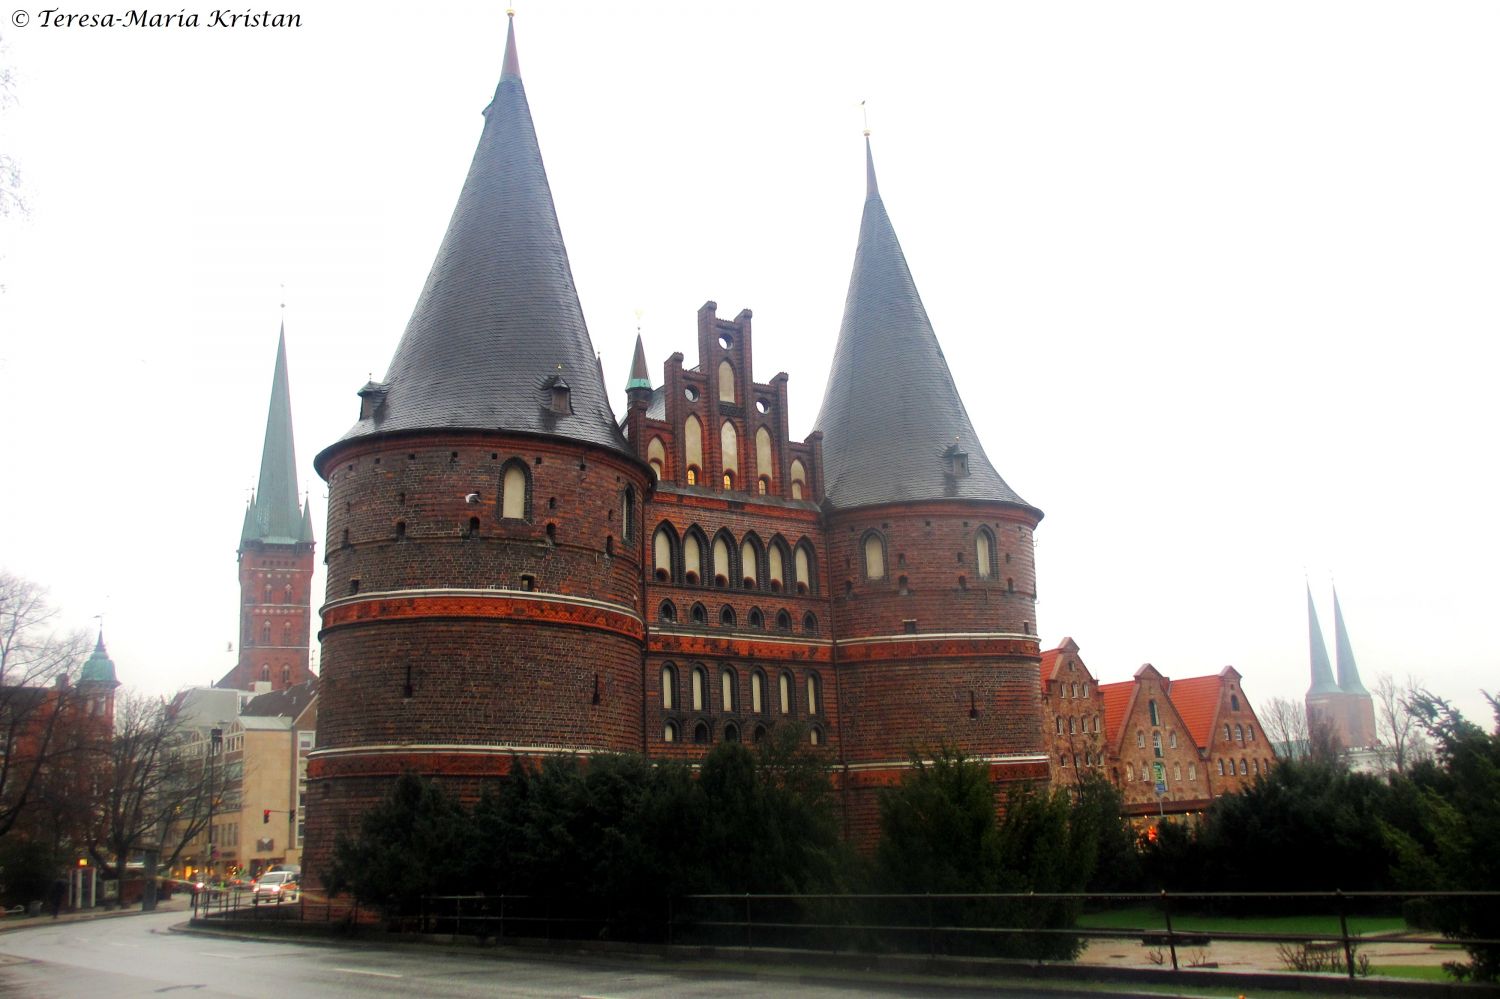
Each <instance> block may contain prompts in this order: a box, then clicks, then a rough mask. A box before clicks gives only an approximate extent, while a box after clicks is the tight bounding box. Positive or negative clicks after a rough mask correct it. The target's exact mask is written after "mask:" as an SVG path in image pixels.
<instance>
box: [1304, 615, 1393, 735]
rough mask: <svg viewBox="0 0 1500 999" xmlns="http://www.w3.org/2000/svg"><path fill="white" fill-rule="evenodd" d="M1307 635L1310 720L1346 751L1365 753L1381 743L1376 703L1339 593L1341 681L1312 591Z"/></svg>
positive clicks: (1336, 637) (1337, 650) (1337, 645)
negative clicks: (1361, 674) (1322, 726)
mask: <svg viewBox="0 0 1500 999" xmlns="http://www.w3.org/2000/svg"><path fill="white" fill-rule="evenodd" d="M1307 632H1308V641H1309V646H1310V658H1311V666H1312V684H1311V686H1309V687H1308V689H1307V698H1306V705H1307V717H1308V720H1309V721H1310V722H1321V723H1322V724H1326V725H1328V726H1329V727H1330V728H1331V729H1332V731H1333V734H1334V735H1335V737H1337V739H1338V741H1339V744H1340V745H1341V746H1343V747H1344V748H1346V749H1365V748H1367V747H1370V746H1373V745H1375V744H1376V742H1378V741H1379V740H1378V737H1377V735H1376V731H1375V700H1374V698H1372V697H1371V696H1370V692H1369V691H1368V690H1366V689H1365V685H1364V683H1362V682H1361V681H1360V678H1359V667H1358V666H1357V665H1355V662H1354V647H1353V646H1352V645H1350V644H1349V633H1348V631H1347V630H1345V628H1344V612H1343V610H1342V609H1341V608H1340V607H1339V594H1338V591H1337V590H1334V591H1333V632H1334V639H1333V640H1334V656H1335V661H1336V663H1337V665H1338V678H1337V680H1335V679H1334V673H1333V670H1332V669H1331V668H1330V667H1329V665H1328V647H1327V646H1326V645H1324V644H1323V629H1322V628H1320V627H1319V626H1318V612H1317V609H1316V608H1315V607H1314V606H1313V598H1312V588H1311V587H1308V590H1307Z"/></svg>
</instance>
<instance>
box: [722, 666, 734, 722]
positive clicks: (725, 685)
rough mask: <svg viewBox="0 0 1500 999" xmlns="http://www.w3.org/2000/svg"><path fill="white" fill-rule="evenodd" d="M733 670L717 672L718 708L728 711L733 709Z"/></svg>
mask: <svg viewBox="0 0 1500 999" xmlns="http://www.w3.org/2000/svg"><path fill="white" fill-rule="evenodd" d="M734 687H735V683H734V671H733V670H727V669H726V670H725V671H724V672H723V673H720V674H719V700H720V705H719V710H721V711H724V712H730V711H733V710H734V709H735V696H734Z"/></svg>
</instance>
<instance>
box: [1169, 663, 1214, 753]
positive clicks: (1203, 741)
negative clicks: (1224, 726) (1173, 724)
mask: <svg viewBox="0 0 1500 999" xmlns="http://www.w3.org/2000/svg"><path fill="white" fill-rule="evenodd" d="M1221 682H1222V680H1221V678H1220V677H1218V676H1194V677H1189V678H1188V679H1186V680H1173V681H1172V683H1171V685H1170V686H1168V687H1167V696H1168V697H1170V698H1171V699H1172V707H1174V708H1176V709H1177V714H1178V715H1180V716H1181V718H1182V723H1183V724H1184V725H1186V726H1187V730H1188V734H1189V735H1190V736H1192V738H1193V742H1194V743H1195V744H1196V745H1198V746H1200V747H1201V746H1208V745H1211V744H1212V742H1213V731H1212V730H1213V724H1214V715H1215V714H1216V713H1217V712H1218V710H1219V692H1220V689H1221V688H1220V684H1221Z"/></svg>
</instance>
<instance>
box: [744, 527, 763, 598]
mask: <svg viewBox="0 0 1500 999" xmlns="http://www.w3.org/2000/svg"><path fill="white" fill-rule="evenodd" d="M740 576H741V577H742V578H743V581H744V584H745V589H747V590H758V589H760V550H759V549H758V548H756V547H755V542H754V541H751V540H750V539H749V538H748V537H747V538H746V539H745V540H744V541H743V542H742V543H741V544H740Z"/></svg>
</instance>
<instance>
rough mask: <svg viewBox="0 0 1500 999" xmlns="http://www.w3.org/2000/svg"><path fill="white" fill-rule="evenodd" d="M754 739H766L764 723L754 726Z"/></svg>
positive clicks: (763, 740) (761, 740)
mask: <svg viewBox="0 0 1500 999" xmlns="http://www.w3.org/2000/svg"><path fill="white" fill-rule="evenodd" d="M755 741H756V742H765V741H766V727H765V726H764V725H757V726H755Z"/></svg>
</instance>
